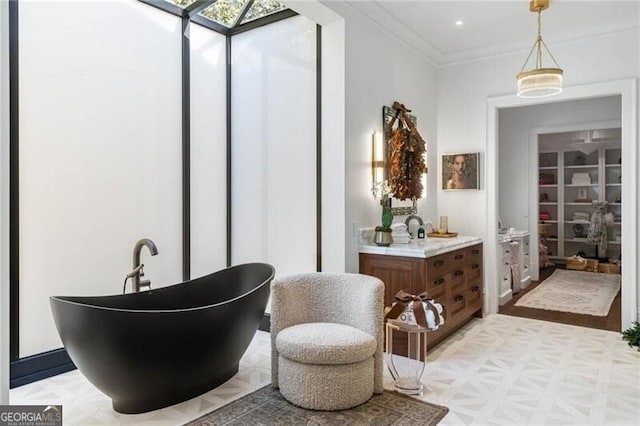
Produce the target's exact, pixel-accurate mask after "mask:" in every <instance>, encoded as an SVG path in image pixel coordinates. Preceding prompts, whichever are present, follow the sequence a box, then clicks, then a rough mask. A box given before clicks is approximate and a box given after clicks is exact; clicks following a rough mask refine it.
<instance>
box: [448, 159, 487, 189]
mask: <svg viewBox="0 0 640 426" xmlns="http://www.w3.org/2000/svg"><path fill="white" fill-rule="evenodd" d="M479 162H480V153H478V152H474V153H467V154H445V155H443V156H442V189H444V190H454V189H480V165H479Z"/></svg>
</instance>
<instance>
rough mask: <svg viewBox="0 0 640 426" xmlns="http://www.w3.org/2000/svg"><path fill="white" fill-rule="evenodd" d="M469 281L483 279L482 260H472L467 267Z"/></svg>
mask: <svg viewBox="0 0 640 426" xmlns="http://www.w3.org/2000/svg"><path fill="white" fill-rule="evenodd" d="M466 275H467V282H472V281H477V280H480V279H482V262H471V263H470V264H469V266H467V268H466Z"/></svg>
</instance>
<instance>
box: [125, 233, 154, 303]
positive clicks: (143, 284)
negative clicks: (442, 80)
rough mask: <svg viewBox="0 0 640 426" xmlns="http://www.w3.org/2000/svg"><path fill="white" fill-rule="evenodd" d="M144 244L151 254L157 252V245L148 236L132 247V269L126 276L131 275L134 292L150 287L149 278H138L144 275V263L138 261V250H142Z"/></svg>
mask: <svg viewBox="0 0 640 426" xmlns="http://www.w3.org/2000/svg"><path fill="white" fill-rule="evenodd" d="M145 246H146V247H147V248H148V249H149V251H150V252H151V256H155V255H156V254H158V247H156V244H155V243H154V242H153V241H151V240H150V239H148V238H143V239H141V240H140V241H138V242H137V243H136V245H135V246H134V247H133V271H132V272H131V273H129V275H128V276H129V277H131V283H132V287H133V292H134V293H137V292H139V291H140V290H149V289H150V288H151V281H150V280H142V281H141V280H140V278H141V277H144V270H143V269H142V268H143V267H144V265H143V264H142V263H140V252H142V247H145Z"/></svg>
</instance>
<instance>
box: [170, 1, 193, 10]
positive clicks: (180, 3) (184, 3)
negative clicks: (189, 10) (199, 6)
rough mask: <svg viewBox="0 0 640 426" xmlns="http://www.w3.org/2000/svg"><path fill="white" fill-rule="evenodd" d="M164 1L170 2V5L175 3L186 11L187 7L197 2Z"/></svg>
mask: <svg viewBox="0 0 640 426" xmlns="http://www.w3.org/2000/svg"><path fill="white" fill-rule="evenodd" d="M164 1H166V2H169V3H173V4H175V5H176V6H180V7H181V8H183V9H184V8H185V7H189V6H191V5H192V4H193V3H195V2H196V1H197V0H164Z"/></svg>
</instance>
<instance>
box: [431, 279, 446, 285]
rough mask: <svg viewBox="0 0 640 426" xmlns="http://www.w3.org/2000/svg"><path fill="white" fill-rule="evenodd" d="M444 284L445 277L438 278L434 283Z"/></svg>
mask: <svg viewBox="0 0 640 426" xmlns="http://www.w3.org/2000/svg"><path fill="white" fill-rule="evenodd" d="M442 284H444V278H440V279H437V280H435V281H434V282H433V285H435V286H438V285H442Z"/></svg>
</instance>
